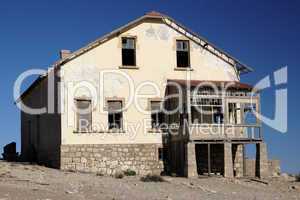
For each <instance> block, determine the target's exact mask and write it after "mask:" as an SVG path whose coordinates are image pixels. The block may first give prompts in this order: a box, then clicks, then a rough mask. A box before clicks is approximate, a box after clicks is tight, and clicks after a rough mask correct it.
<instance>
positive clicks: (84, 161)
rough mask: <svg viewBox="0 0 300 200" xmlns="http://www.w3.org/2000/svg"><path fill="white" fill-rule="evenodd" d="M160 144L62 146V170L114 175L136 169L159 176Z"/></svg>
mask: <svg viewBox="0 0 300 200" xmlns="http://www.w3.org/2000/svg"><path fill="white" fill-rule="evenodd" d="M160 147H161V145H159V144H97V145H95V144H94V145H62V146H61V166H60V167H61V169H63V170H74V171H82V172H94V173H96V172H99V173H102V174H105V175H112V174H114V173H115V172H116V171H121V170H122V171H123V170H126V169H131V170H134V171H135V172H136V173H137V174H139V175H146V174H149V173H153V174H160V172H161V171H162V170H163V162H162V161H161V160H159V155H158V149H159V148H160Z"/></svg>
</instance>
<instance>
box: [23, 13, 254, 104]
mask: <svg viewBox="0 0 300 200" xmlns="http://www.w3.org/2000/svg"><path fill="white" fill-rule="evenodd" d="M149 19H151V20H159V21H161V22H163V23H165V24H166V25H168V26H169V27H171V28H173V29H175V30H176V31H178V32H179V33H181V34H183V35H185V36H186V37H187V38H189V39H190V40H192V41H194V42H195V43H197V44H199V45H200V46H202V47H203V48H204V49H206V50H207V51H209V52H210V53H212V54H213V55H215V56H217V57H219V58H220V59H222V60H224V61H225V62H227V63H229V64H230V65H232V66H233V67H234V69H235V70H236V71H237V72H238V73H240V74H244V73H248V72H251V71H253V70H252V69H251V68H250V67H248V66H246V65H245V64H243V63H242V62H240V61H239V60H238V59H236V58H234V57H233V56H231V55H229V54H228V53H226V52H225V51H223V50H221V49H220V48H218V47H217V46H215V45H214V44H212V43H210V42H208V41H207V40H206V39H204V38H203V37H201V36H199V35H198V34H196V33H194V32H193V31H191V30H189V29H188V28H186V27H185V26H183V25H182V24H180V23H178V22H176V21H175V20H174V19H172V18H171V17H169V16H167V15H164V14H161V13H159V12H156V11H151V12H148V13H146V14H145V15H143V16H141V17H139V18H137V19H135V20H133V21H131V22H129V23H128V24H126V25H124V26H122V27H120V28H118V29H116V30H114V31H112V32H110V33H108V34H106V35H104V36H102V37H100V38H98V39H96V40H95V41H93V42H91V43H89V44H87V45H86V46H84V47H83V48H81V49H79V50H77V51H74V52H73V53H71V54H70V55H69V56H67V57H65V58H63V59H60V60H58V61H57V62H56V63H54V65H53V66H52V67H53V70H55V69H56V68H58V67H59V66H62V65H64V64H65V63H67V62H69V61H71V60H73V59H75V58H77V57H78V56H80V55H82V54H84V53H86V52H88V51H90V50H92V49H94V48H95V47H97V46H99V45H101V44H102V43H104V42H106V41H108V40H110V39H111V38H113V37H115V36H118V35H120V34H121V33H123V32H125V31H127V30H129V29H130V28H132V27H134V26H136V25H138V24H140V23H142V22H144V21H145V20H149ZM46 77H47V76H45V75H44V76H40V77H39V78H38V79H37V80H35V81H34V83H33V84H32V85H31V86H30V87H29V88H28V89H27V90H26V91H25V92H24V93H23V94H22V95H21V97H20V98H23V97H24V96H25V95H26V94H28V92H29V91H30V90H32V89H33V88H34V87H35V86H36V85H38V84H39V83H40V82H41V81H42V80H43V79H44V78H46ZM20 98H19V99H20Z"/></svg>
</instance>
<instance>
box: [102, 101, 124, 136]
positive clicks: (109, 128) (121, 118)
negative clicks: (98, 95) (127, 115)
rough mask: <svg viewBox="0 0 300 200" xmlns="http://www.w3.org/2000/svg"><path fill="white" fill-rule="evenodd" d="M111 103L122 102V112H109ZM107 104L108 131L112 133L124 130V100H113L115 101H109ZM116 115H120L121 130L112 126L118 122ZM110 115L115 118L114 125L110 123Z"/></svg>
mask: <svg viewBox="0 0 300 200" xmlns="http://www.w3.org/2000/svg"><path fill="white" fill-rule="evenodd" d="M110 102H120V103H121V110H119V111H118V112H111V111H110V110H109V103H110ZM106 104H107V108H108V110H107V124H108V127H107V128H108V130H109V131H111V130H123V120H124V118H123V101H122V100H118V99H117V100H113V99H110V100H107V101H106ZM116 114H120V127H119V128H116V127H111V124H116V123H115V121H116V116H115V115H116ZM110 115H112V117H113V123H110Z"/></svg>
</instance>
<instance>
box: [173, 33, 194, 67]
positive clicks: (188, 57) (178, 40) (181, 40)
mask: <svg viewBox="0 0 300 200" xmlns="http://www.w3.org/2000/svg"><path fill="white" fill-rule="evenodd" d="M177 42H187V46H188V48H187V51H183V50H181V51H179V50H178V49H177ZM175 50H176V68H177V69H190V68H191V49H190V41H189V40H185V39H176V41H175ZM178 52H187V53H188V56H187V59H188V64H187V66H178Z"/></svg>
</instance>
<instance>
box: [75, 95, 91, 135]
mask: <svg viewBox="0 0 300 200" xmlns="http://www.w3.org/2000/svg"><path fill="white" fill-rule="evenodd" d="M74 101H75V106H76V111H75V114H76V115H75V119H76V129H75V130H76V132H77V133H89V132H91V131H92V127H93V108H92V100H91V99H80V98H75V99H74ZM78 101H88V102H89V103H90V113H89V115H90V117H89V118H90V124H89V126H88V131H82V130H79V119H80V118H79V115H80V113H78V112H77V108H78V107H77V102H78ZM84 115H87V114H84Z"/></svg>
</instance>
